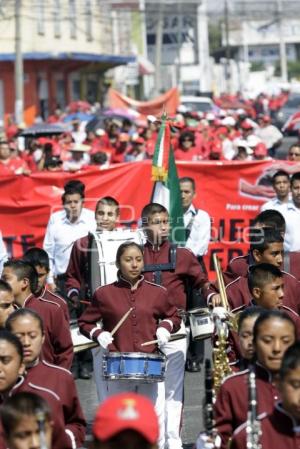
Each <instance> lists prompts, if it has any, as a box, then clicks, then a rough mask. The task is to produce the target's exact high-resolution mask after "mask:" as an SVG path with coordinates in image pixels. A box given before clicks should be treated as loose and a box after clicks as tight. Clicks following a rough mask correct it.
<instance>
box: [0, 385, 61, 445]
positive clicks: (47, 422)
mask: <svg viewBox="0 0 300 449" xmlns="http://www.w3.org/2000/svg"><path fill="white" fill-rule="evenodd" d="M0 419H1V423H2V428H3V434H4V439H5V442H6V445H4V448H6V447H9V448H10V449H32V448H33V444H34V447H35V448H39V449H51V448H52V439H53V419H52V416H51V410H50V407H49V405H48V403H47V401H45V399H43V398H41V397H40V396H38V395H37V394H34V393H26V392H24V393H17V394H15V395H14V396H12V397H11V398H8V399H7V400H6V402H5V407H2V408H1V410H0ZM1 443H2V442H1V441H0V445H1V446H0V447H1V449H2V444H1ZM3 444H4V441H3Z"/></svg>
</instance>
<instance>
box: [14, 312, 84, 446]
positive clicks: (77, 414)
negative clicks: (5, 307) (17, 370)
mask: <svg viewBox="0 0 300 449" xmlns="http://www.w3.org/2000/svg"><path fill="white" fill-rule="evenodd" d="M6 328H7V330H9V331H10V332H11V333H12V334H14V335H16V336H17V337H18V338H19V339H20V341H21V343H22V346H23V354H24V358H23V361H24V364H25V367H26V376H25V384H28V383H32V384H38V385H40V386H41V387H43V388H45V389H47V390H48V389H50V390H52V391H55V393H56V395H57V396H58V397H59V400H60V402H61V405H62V408H63V414H64V422H65V428H66V432H67V434H68V435H69V436H70V439H71V441H72V446H73V447H82V446H83V444H84V438H85V427H86V422H85V419H84V416H83V413H82V409H81V405H80V402H79V399H78V394H77V390H76V385H75V382H74V379H73V376H72V374H71V372H70V371H68V370H66V369H65V368H61V367H59V366H55V365H52V364H50V363H48V362H46V361H45V360H43V359H42V358H41V350H42V345H43V341H44V339H45V336H44V329H43V321H42V319H41V317H40V316H39V315H38V314H37V313H36V312H35V311H34V310H30V309H26V308H22V309H19V310H16V311H15V312H13V313H12V314H11V315H10V316H9V318H8V320H7V322H6Z"/></svg>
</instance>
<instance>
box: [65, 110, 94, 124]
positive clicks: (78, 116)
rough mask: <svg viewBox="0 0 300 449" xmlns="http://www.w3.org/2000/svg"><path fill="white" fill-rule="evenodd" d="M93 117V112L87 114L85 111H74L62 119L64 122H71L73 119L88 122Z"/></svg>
mask: <svg viewBox="0 0 300 449" xmlns="http://www.w3.org/2000/svg"><path fill="white" fill-rule="evenodd" d="M94 117H95V115H93V114H88V113H87V112H74V113H73V114H69V115H67V116H66V117H65V118H64V119H63V120H64V122H66V123H68V122H72V121H73V120H78V121H80V122H89V121H90V120H92V119H93V118H94Z"/></svg>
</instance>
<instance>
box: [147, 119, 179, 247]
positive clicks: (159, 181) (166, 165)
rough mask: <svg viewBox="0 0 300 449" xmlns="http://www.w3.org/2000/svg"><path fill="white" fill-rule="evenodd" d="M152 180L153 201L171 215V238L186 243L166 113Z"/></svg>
mask: <svg viewBox="0 0 300 449" xmlns="http://www.w3.org/2000/svg"><path fill="white" fill-rule="evenodd" d="M152 181H154V187H153V192H152V199H151V201H152V202H153V203H159V204H162V205H163V206H165V208H166V209H167V210H168V212H169V215H170V224H171V236H170V237H171V240H172V241H173V242H176V243H178V244H181V245H184V244H185V241H186V231H185V229H184V221H183V209H182V203H181V193H180V187H179V179H178V175H177V169H176V165H175V158H174V152H173V148H172V145H171V123H170V122H169V120H167V118H166V116H165V115H163V116H162V123H161V127H160V130H159V133H158V137H157V142H156V145H155V152H154V156H153V161H152Z"/></svg>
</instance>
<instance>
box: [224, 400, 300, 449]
mask: <svg viewBox="0 0 300 449" xmlns="http://www.w3.org/2000/svg"><path fill="white" fill-rule="evenodd" d="M258 421H259V422H260V429H261V436H260V444H261V447H262V448H263V449H274V448H275V447H276V448H282V449H298V448H299V447H300V427H299V425H298V424H297V422H296V421H295V420H294V418H293V417H292V416H291V415H289V413H288V412H286V411H285V410H284V409H283V408H282V407H281V405H280V404H276V405H275V408H274V410H273V412H272V413H271V414H269V415H268V414H267V413H263V414H262V415H259V416H258ZM246 426H247V423H244V424H242V425H241V426H240V427H239V428H238V429H236V431H235V432H234V434H233V439H232V442H231V446H230V449H245V448H246V440H247V438H246Z"/></svg>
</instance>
